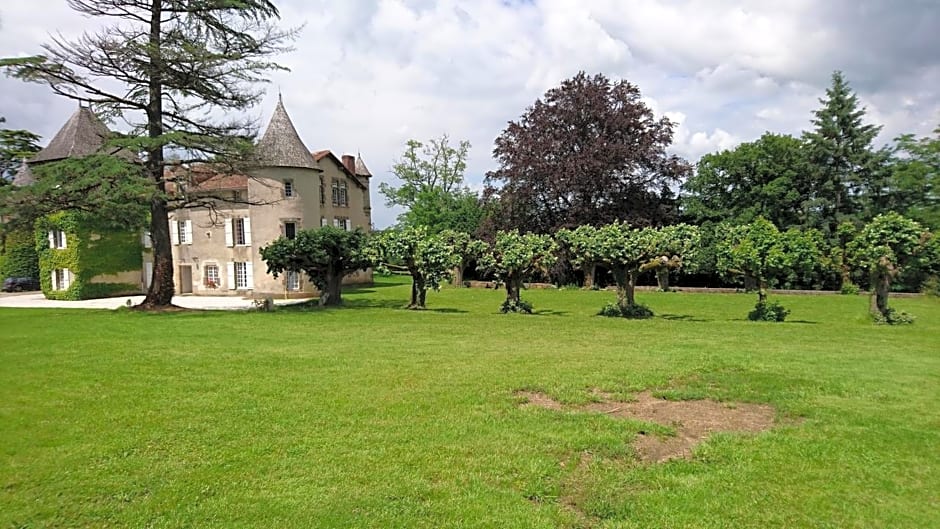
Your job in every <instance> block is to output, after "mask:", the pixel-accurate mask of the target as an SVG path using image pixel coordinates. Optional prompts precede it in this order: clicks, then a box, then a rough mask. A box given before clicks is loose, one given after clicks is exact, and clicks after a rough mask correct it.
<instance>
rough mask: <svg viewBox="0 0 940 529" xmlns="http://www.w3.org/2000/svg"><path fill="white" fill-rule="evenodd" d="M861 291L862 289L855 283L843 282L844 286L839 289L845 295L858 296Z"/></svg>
mask: <svg viewBox="0 0 940 529" xmlns="http://www.w3.org/2000/svg"><path fill="white" fill-rule="evenodd" d="M859 292H860V289H859V288H858V285H856V284H855V283H842V288H840V289H839V293H840V294H842V295H843V296H857V295H858V293H859Z"/></svg>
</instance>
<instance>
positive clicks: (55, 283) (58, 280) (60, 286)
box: [52, 268, 72, 290]
mask: <svg viewBox="0 0 940 529" xmlns="http://www.w3.org/2000/svg"><path fill="white" fill-rule="evenodd" d="M71 279H72V277H71V274H70V273H69V269H68V268H56V269H55V270H54V271H53V272H52V290H68V289H69V286H70V284H71Z"/></svg>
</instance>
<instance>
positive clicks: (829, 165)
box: [803, 71, 886, 234]
mask: <svg viewBox="0 0 940 529" xmlns="http://www.w3.org/2000/svg"><path fill="white" fill-rule="evenodd" d="M819 102H820V103H822V108H820V109H818V110H816V111H815V112H814V113H813V114H814V116H815V117H814V118H813V120H812V123H813V125H814V126H815V129H814V130H813V131H812V132H806V133H804V136H803V138H804V141H805V142H806V146H807V150H808V154H809V160H810V163H811V165H812V167H811V169H810V170H811V171H812V173H813V176H814V179H813V180H814V181H813V183H812V191H811V193H810V196H809V197H808V204H807V208H806V209H808V210H809V211H810V212H811V216H810V217H811V218H810V219H809V224H810V227H815V228H819V229H821V230H822V231H823V232H824V233H827V234H835V232H836V229H837V227H838V225H839V224H840V223H841V222H844V221H852V222H860V221H863V220H865V219H866V218H868V217H870V216H872V215H873V214H875V213H877V209H879V205H880V202H881V201H882V198H881V196H882V195H883V191H884V185H883V184H884V182H883V179H884V178H885V174H886V173H885V170H884V169H885V168H884V165H885V164H884V162H885V159H886V157H885V154H884V153H883V152H881V151H878V152H876V151H874V150H873V148H872V142H873V141H874V139H875V137H876V136H877V135H878V133H879V132H880V131H881V127H880V126H875V125H871V124H865V123H863V118H864V117H865V108H863V107H860V105H859V100H858V96H857V95H856V94H855V93H854V92H852V90H851V88H850V87H849V84H848V82H847V81H846V80H845V77H844V76H843V75H842V72H839V71H836V72H834V73H833V74H832V86H830V87H829V89H827V90H826V97H825V98H823V99H820V100H819Z"/></svg>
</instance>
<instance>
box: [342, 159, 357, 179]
mask: <svg viewBox="0 0 940 529" xmlns="http://www.w3.org/2000/svg"><path fill="white" fill-rule="evenodd" d="M343 167H345V168H346V170H347V171H349V172H350V174H356V157H355V156H353V155H351V154H344V155H343Z"/></svg>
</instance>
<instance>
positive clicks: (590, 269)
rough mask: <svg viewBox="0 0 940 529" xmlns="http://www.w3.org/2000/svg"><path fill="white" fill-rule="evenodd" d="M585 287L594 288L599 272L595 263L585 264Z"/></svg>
mask: <svg viewBox="0 0 940 529" xmlns="http://www.w3.org/2000/svg"><path fill="white" fill-rule="evenodd" d="M583 270H584V288H585V289H587V290H592V289H593V288H594V275H595V274H596V273H597V265H596V264H594V263H591V264H586V265H584V268H583Z"/></svg>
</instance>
